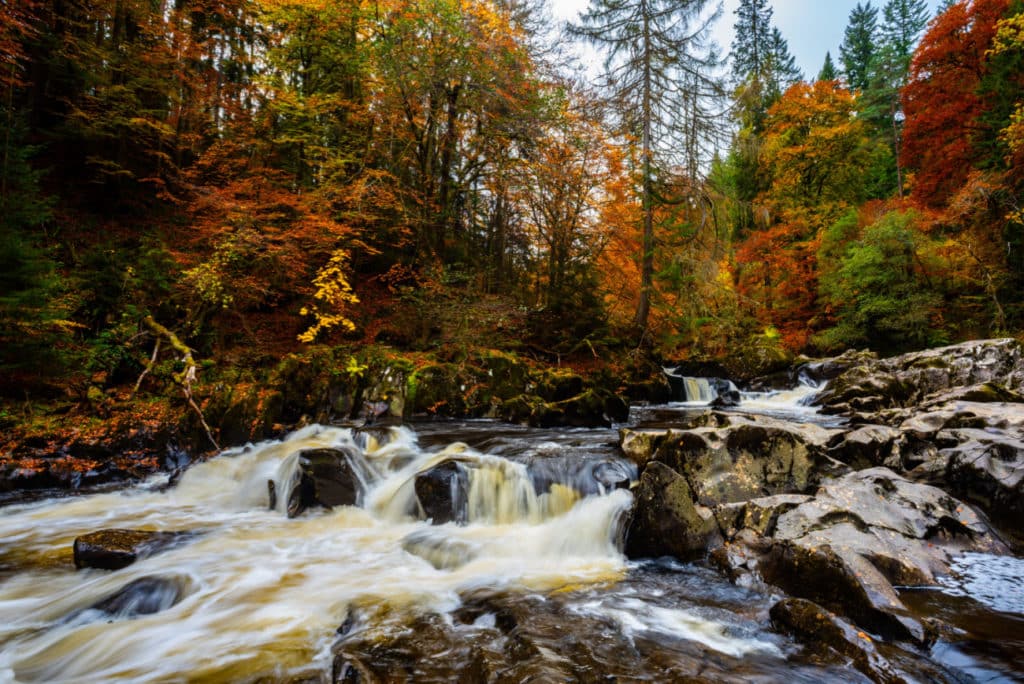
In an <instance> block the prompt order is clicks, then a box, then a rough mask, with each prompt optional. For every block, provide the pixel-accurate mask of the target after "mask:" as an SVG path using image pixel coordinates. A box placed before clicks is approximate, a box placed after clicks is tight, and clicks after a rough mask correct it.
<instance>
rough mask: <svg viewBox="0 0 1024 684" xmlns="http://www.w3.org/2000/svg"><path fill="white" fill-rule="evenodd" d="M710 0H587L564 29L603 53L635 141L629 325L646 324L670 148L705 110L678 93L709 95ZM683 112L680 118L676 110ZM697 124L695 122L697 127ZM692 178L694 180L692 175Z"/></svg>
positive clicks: (688, 138) (689, 134) (681, 142)
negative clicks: (636, 193) (637, 251)
mask: <svg viewBox="0 0 1024 684" xmlns="http://www.w3.org/2000/svg"><path fill="white" fill-rule="evenodd" d="M713 7H714V3H712V2H710V1H709V0H674V1H673V0H591V3H590V6H589V7H588V8H587V10H586V12H584V13H583V14H582V15H581V16H580V19H579V23H578V24H574V25H571V26H570V27H569V30H570V33H572V34H574V35H576V36H579V37H581V38H584V39H585V40H587V41H588V42H589V43H591V44H592V45H594V46H596V47H598V48H602V49H604V50H605V51H606V59H605V63H604V68H605V74H606V78H607V82H608V85H609V87H610V89H611V91H612V95H613V97H614V99H615V101H616V103H617V105H618V107H619V109H620V111H621V113H622V118H623V122H624V124H625V125H626V126H627V127H628V128H629V129H630V131H631V132H632V133H633V134H634V135H635V136H636V138H637V139H638V140H639V141H640V147H641V150H640V157H641V158H640V163H641V174H640V176H641V188H640V193H641V206H642V214H643V246H642V251H643V254H642V257H641V259H642V261H641V267H640V297H639V300H638V303H637V309H636V317H635V323H636V325H637V327H638V328H640V329H641V330H644V329H646V327H647V319H648V315H649V313H650V306H651V293H652V290H653V278H654V214H655V210H656V208H657V205H661V204H665V203H666V202H669V203H670V202H673V201H678V199H677V198H670V197H666V196H665V193H666V192H667V191H666V190H665V189H664V187H665V186H666V184H665V183H664V181H665V178H666V175H667V173H668V169H669V168H670V167H671V166H672V165H673V163H674V162H675V161H677V160H676V159H673V151H674V150H675V151H679V150H682V151H684V154H685V153H686V152H687V151H691V150H693V149H694V147H695V145H696V142H697V141H695V140H693V135H694V133H693V131H695V130H698V131H701V130H702V131H706V130H707V126H706V125H705V124H708V123H710V122H707V121H704V122H700V121H697V120H695V118H694V117H705V116H707V112H706V110H704V109H703V108H698V107H694V106H693V103H692V102H690V101H689V100H686V99H684V100H683V101H680V97H683V98H686V97H687V96H688V95H690V94H692V93H694V92H697V93H701V94H706V95H712V94H714V93H717V92H720V90H721V87H720V84H719V83H718V81H717V79H716V78H715V76H714V75H713V72H714V69H715V67H716V66H718V63H719V61H718V56H717V54H716V52H715V50H714V45H713V43H712V42H711V41H710V38H709V32H710V29H711V25H712V23H713V22H714V21H715V20H717V18H718V15H719V12H720V9H715V10H714V11H712V12H708V10H709V9H711V8H713ZM681 112H682V113H683V115H682V116H680V113H681ZM698 124H700V125H698ZM691 180H692V179H691Z"/></svg>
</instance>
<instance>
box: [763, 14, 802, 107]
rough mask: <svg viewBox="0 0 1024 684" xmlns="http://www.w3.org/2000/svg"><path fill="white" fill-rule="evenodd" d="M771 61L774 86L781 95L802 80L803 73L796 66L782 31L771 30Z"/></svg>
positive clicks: (794, 58)
mask: <svg viewBox="0 0 1024 684" xmlns="http://www.w3.org/2000/svg"><path fill="white" fill-rule="evenodd" d="M770 45H771V59H772V72H773V74H772V75H773V80H774V86H775V88H777V89H778V91H779V93H780V94H781V93H782V92H784V91H785V90H786V89H787V88H789V86H791V85H793V84H794V83H798V82H800V81H802V80H804V73H803V72H802V71H800V67H798V66H797V65H796V57H794V56H793V55H792V54H791V53H790V51H789V42H787V41H786V39H785V38H783V37H782V31H780V30H779V29H777V28H772V37H771V43H770Z"/></svg>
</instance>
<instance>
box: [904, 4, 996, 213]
mask: <svg viewBox="0 0 1024 684" xmlns="http://www.w3.org/2000/svg"><path fill="white" fill-rule="evenodd" d="M1008 5H1009V2H1008V0H972V1H971V2H960V3H957V4H954V5H952V6H950V8H949V9H947V10H946V11H945V12H943V13H942V14H940V15H939V16H938V17H937V18H936V19H935V21H933V22H932V24H931V26H930V27H929V29H928V31H927V33H926V34H925V36H924V38H923V39H922V41H921V44H920V45H919V46H918V49H917V51H916V52H915V53H914V57H913V60H912V61H911V66H910V75H909V78H908V82H907V85H906V87H905V88H904V89H903V92H902V95H903V111H904V112H905V116H906V119H905V122H904V125H903V145H902V150H903V153H902V156H903V162H904V164H905V165H906V166H907V167H908V168H911V169H913V170H914V180H913V188H912V196H913V197H914V199H915V200H917V201H919V202H922V203H923V204H925V205H927V206H930V207H935V208H939V207H941V206H942V205H943V204H944V203H945V202H947V201H948V200H949V198H950V197H951V196H952V195H953V194H954V193H955V192H956V191H957V189H958V188H960V187H961V186H962V185H963V184H964V181H965V180H966V178H967V176H968V174H969V173H970V170H971V167H972V166H973V165H974V163H975V162H976V161H977V159H978V153H977V151H976V149H975V147H974V142H975V141H974V136H973V135H972V131H973V129H974V127H975V126H976V122H977V121H978V119H979V117H980V116H981V114H982V112H983V111H984V110H985V103H984V100H983V98H982V96H981V94H980V93H979V88H980V86H981V83H982V79H983V77H984V74H985V70H986V67H985V61H986V53H987V51H988V50H989V49H990V48H991V47H992V41H993V38H994V36H995V33H996V25H997V23H998V22H999V20H1000V18H1002V16H1003V14H1004V13H1005V11H1006V9H1007V7H1008Z"/></svg>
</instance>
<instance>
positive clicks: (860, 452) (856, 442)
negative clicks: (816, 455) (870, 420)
mask: <svg viewBox="0 0 1024 684" xmlns="http://www.w3.org/2000/svg"><path fill="white" fill-rule="evenodd" d="M899 437H900V431H899V430H896V429H895V428H891V427H889V426H887V425H862V426H860V427H858V428H856V429H854V430H851V431H850V432H846V433H843V434H842V435H839V436H838V437H837V438H835V439H834V440H833V442H832V443H831V446H830V448H829V451H828V453H829V455H830V456H831V457H832V458H835V459H836V460H839V461H842V462H843V463H846V464H847V465H849V466H850V467H852V468H854V469H856V470H860V469H863V468H872V467H875V466H880V465H882V464H884V463H885V462H886V461H887V460H888V459H889V458H890V457H891V456H892V455H893V448H894V446H895V444H896V442H897V440H898V439H899Z"/></svg>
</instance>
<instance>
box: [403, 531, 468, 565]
mask: <svg viewBox="0 0 1024 684" xmlns="http://www.w3.org/2000/svg"><path fill="white" fill-rule="evenodd" d="M402 549H403V550H405V551H406V552H408V553H411V554H412V555H414V556H418V557H419V558H422V559H423V560H425V561H427V562H428V563H430V564H431V565H433V566H434V567H435V568H437V569H438V570H454V569H456V568H459V567H462V566H463V565H465V564H466V563H468V562H470V561H472V560H473V559H475V558H476V557H477V556H478V555H479V550H478V549H477V548H476V547H475V546H473V545H472V544H471V543H469V542H467V541H463V540H461V539H454V538H450V537H446V536H442V535H438V534H434V533H432V532H431V531H420V532H414V533H412V534H410V535H409V536H407V537H406V538H405V539H403V540H402Z"/></svg>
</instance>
